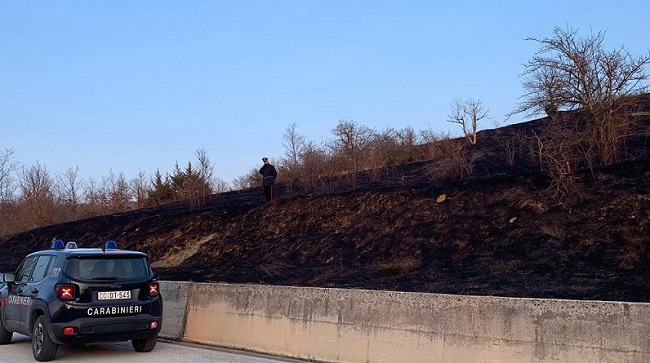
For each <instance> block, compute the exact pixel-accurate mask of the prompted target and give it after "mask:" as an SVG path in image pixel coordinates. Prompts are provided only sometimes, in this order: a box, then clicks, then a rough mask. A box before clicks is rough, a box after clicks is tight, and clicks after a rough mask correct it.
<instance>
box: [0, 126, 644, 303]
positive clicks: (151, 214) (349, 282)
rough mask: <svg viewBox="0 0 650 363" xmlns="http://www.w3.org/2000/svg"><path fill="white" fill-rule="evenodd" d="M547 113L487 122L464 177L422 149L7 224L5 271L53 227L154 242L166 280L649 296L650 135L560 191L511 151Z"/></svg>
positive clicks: (66, 235)
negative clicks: (442, 169) (316, 186)
mask: <svg viewBox="0 0 650 363" xmlns="http://www.w3.org/2000/svg"><path fill="white" fill-rule="evenodd" d="M544 122H545V120H544V119H540V120H536V121H532V122H529V123H525V124H518V125H512V126H509V127H506V128H502V129H497V130H489V131H484V132H482V133H481V134H480V135H479V144H477V145H474V146H472V147H471V148H470V151H471V153H472V155H473V160H475V164H474V165H475V169H474V173H473V174H472V175H471V176H470V177H466V178H464V179H461V180H436V182H435V183H434V182H432V181H431V170H432V169H431V166H432V163H434V161H431V162H420V163H413V164H408V165H401V166H397V167H394V168H392V169H391V171H390V173H389V172H387V173H385V177H384V178H383V179H380V180H378V181H376V182H374V183H367V182H366V183H363V182H360V183H359V184H358V185H355V187H354V188H345V187H341V185H342V184H337V183H330V184H328V186H327V187H323V188H322V189H321V190H316V191H313V192H311V193H299V192H296V191H294V190H293V189H292V190H289V188H288V187H287V186H282V185H280V186H278V191H279V193H280V197H279V198H278V199H277V200H276V201H275V202H273V203H270V204H265V203H264V200H263V195H262V193H261V190H258V189H252V190H244V191H238V192H228V193H222V194H217V195H213V196H211V197H210V198H209V200H208V201H207V202H206V205H205V206H203V207H201V208H194V209H191V208H189V207H188V206H187V205H185V204H182V203H175V204H170V205H165V206H161V207H157V208H147V209H139V210H135V211H132V212H128V213H121V214H115V215H107V216H102V217H96V218H90V219H85V220H82V221H77V222H70V223H65V224H60V225H54V226H49V227H45V228H40V229H36V230H32V231H28V232H25V233H20V234H16V235H11V236H5V237H1V238H0V251H2V252H1V253H2V257H1V258H0V271H7V270H11V269H14V268H16V267H17V265H18V264H19V262H20V260H21V259H22V257H23V256H24V255H25V254H26V253H29V252H32V251H35V250H39V249H43V248H47V247H49V243H50V241H51V240H52V239H53V238H61V239H63V240H64V241H76V242H77V243H78V244H79V246H80V247H93V246H100V245H101V244H102V243H103V242H104V241H105V240H108V239H114V240H116V241H117V242H118V244H119V245H120V246H121V247H123V248H129V249H138V250H143V251H146V252H148V253H149V255H150V259H151V261H152V262H153V266H154V268H155V270H156V272H157V273H158V275H159V278H161V279H165V280H192V281H205V282H217V281H219V282H231V283H261V284H278V285H293V286H314V287H343V288H365V289H385V290H398V291H419V292H433V293H452V294H474V295H498V296H513V297H546V298H570V299H598V300H619V301H646V302H648V301H650V286H648V284H647V283H646V280H645V279H646V277H647V276H648V273H649V272H650V262H649V261H650V260H649V257H650V256H649V254H650V250H649V249H648V244H649V243H650V237H649V236H650V182H649V181H650V158H648V155H649V154H650V142H649V141H648V137H647V136H643V137H639V138H637V139H636V140H635V141H634V143H631V144H630V145H629V150H628V152H630V153H634V155H635V160H634V161H628V162H625V163H620V164H616V165H613V166H610V167H607V168H604V169H601V170H597V171H595V173H591V172H587V171H585V172H583V173H580V174H578V175H577V179H576V182H575V184H574V185H573V186H572V187H571V188H570V190H569V192H568V193H567V195H566V196H565V197H564V198H562V199H557V198H553V193H551V192H549V189H548V188H549V180H548V178H547V177H546V176H544V175H542V174H541V173H539V172H536V171H535V168H533V167H531V166H530V165H526V164H525V163H524V162H523V161H521V160H518V161H517V162H516V163H515V164H514V165H513V166H508V163H507V162H506V158H505V156H504V153H503V145H504V142H505V141H507V140H508V138H509V137H511V135H512V134H513V133H514V132H515V131H516V130H517V129H522V128H535V127H540V125H543V123H544ZM644 125H645V126H644V127H648V122H647V120H646V122H645V124H644ZM646 135H647V134H646ZM360 180H363V176H360ZM332 185H334V186H335V187H332Z"/></svg>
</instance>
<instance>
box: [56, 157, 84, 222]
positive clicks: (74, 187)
mask: <svg viewBox="0 0 650 363" xmlns="http://www.w3.org/2000/svg"><path fill="white" fill-rule="evenodd" d="M56 179H57V183H56V187H57V190H58V197H59V198H58V199H59V202H60V203H61V204H62V207H63V208H64V213H63V214H65V217H64V219H65V220H76V219H78V218H79V217H80V214H79V213H80V210H79V206H80V204H81V188H82V186H83V180H82V178H81V177H80V176H79V166H76V167H74V168H72V167H70V168H68V169H67V170H66V171H65V172H63V174H60V175H57V177H56Z"/></svg>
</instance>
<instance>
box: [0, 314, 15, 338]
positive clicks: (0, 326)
mask: <svg viewBox="0 0 650 363" xmlns="http://www.w3.org/2000/svg"><path fill="white" fill-rule="evenodd" d="M13 335H14V333H13V332H10V331H9V330H7V328H5V323H3V319H2V308H0V345H1V344H9V343H11V337H12V336H13Z"/></svg>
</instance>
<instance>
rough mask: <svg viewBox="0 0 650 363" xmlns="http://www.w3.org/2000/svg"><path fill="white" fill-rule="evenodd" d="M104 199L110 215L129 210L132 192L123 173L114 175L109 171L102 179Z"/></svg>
mask: <svg viewBox="0 0 650 363" xmlns="http://www.w3.org/2000/svg"><path fill="white" fill-rule="evenodd" d="M102 183H103V184H104V189H105V198H106V199H107V203H106V204H107V205H108V207H109V210H110V211H111V213H117V212H124V211H127V210H129V209H130V204H131V198H132V194H133V193H132V192H131V188H130V187H129V183H128V182H127V181H126V177H125V176H124V173H119V174H115V173H114V172H113V170H109V172H108V176H107V177H103V178H102Z"/></svg>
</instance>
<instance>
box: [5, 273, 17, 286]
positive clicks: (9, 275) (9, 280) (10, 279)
mask: <svg viewBox="0 0 650 363" xmlns="http://www.w3.org/2000/svg"><path fill="white" fill-rule="evenodd" d="M2 281H4V282H6V283H8V284H10V283H12V282H14V281H16V275H14V274H12V273H5V274H3V275H2Z"/></svg>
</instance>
